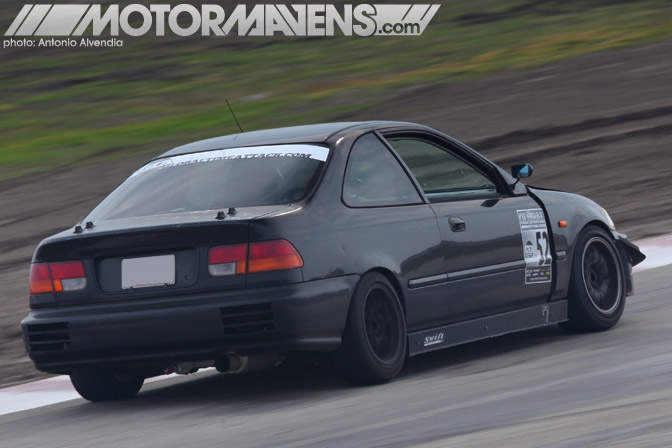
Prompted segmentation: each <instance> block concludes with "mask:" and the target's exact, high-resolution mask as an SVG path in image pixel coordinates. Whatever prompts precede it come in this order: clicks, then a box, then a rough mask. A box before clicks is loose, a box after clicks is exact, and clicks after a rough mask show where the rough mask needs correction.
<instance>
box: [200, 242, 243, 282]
mask: <svg viewBox="0 0 672 448" xmlns="http://www.w3.org/2000/svg"><path fill="white" fill-rule="evenodd" d="M246 267H247V244H239V245H237V246H217V247H212V248H210V252H208V272H209V273H210V275H214V276H215V277H222V276H225V275H238V274H244V273H245V271H246Z"/></svg>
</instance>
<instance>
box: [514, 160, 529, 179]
mask: <svg viewBox="0 0 672 448" xmlns="http://www.w3.org/2000/svg"><path fill="white" fill-rule="evenodd" d="M533 173H534V167H533V166H532V165H530V164H529V163H524V164H522V165H513V166H512V167H511V175H512V176H513V177H514V178H516V179H524V178H526V177H530V176H532V174H533Z"/></svg>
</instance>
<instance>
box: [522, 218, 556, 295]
mask: <svg viewBox="0 0 672 448" xmlns="http://www.w3.org/2000/svg"><path fill="white" fill-rule="evenodd" d="M517 213H518V222H519V223H520V234H521V236H522V237H523V254H524V256H525V284H530V283H546V282H550V281H551V266H552V265H551V263H552V262H553V256H552V255H551V242H550V241H549V236H548V228H547V227H546V218H545V217H544V211H543V210H542V209H540V208H532V209H528V210H517Z"/></svg>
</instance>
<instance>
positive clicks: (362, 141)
mask: <svg viewBox="0 0 672 448" xmlns="http://www.w3.org/2000/svg"><path fill="white" fill-rule="evenodd" d="M343 202H345V204H346V205H348V206H350V207H380V206H391V205H410V204H421V203H422V202H423V201H422V198H421V197H420V194H419V193H418V191H417V190H416V189H415V187H414V186H413V182H412V181H411V179H410V178H409V177H408V175H407V174H406V171H404V169H403V168H402V166H401V165H400V164H399V162H398V161H397V159H396V158H395V157H394V155H393V154H392V153H391V152H390V150H389V149H387V147H386V146H385V145H384V144H383V142H381V141H380V139H378V137H376V136H375V135H373V134H367V135H364V136H363V137H360V138H359V139H358V140H357V141H356V142H355V144H354V145H353V147H352V150H351V151H350V157H349V158H348V166H347V168H346V170H345V181H344V183H343Z"/></svg>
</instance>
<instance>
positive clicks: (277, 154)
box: [131, 144, 329, 177]
mask: <svg viewBox="0 0 672 448" xmlns="http://www.w3.org/2000/svg"><path fill="white" fill-rule="evenodd" d="M328 155H329V148H326V147H324V146H317V145H306V144H293V145H289V144H288V145H274V146H250V147H244V148H229V149H218V150H214V151H202V152H196V153H192V154H182V155H179V156H173V157H166V158H164V159H158V160H154V161H152V162H150V163H148V164H147V165H145V166H143V167H142V168H140V169H139V170H137V171H136V172H135V173H133V174H132V175H131V177H133V176H137V175H138V174H142V173H145V172H147V171H153V170H162V169H165V168H172V167H176V166H185V165H194V164H198V163H208V162H219V161H223V160H243V159H259V158H264V159H267V158H294V159H315V160H319V161H320V162H324V161H326V160H327V156H328Z"/></svg>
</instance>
